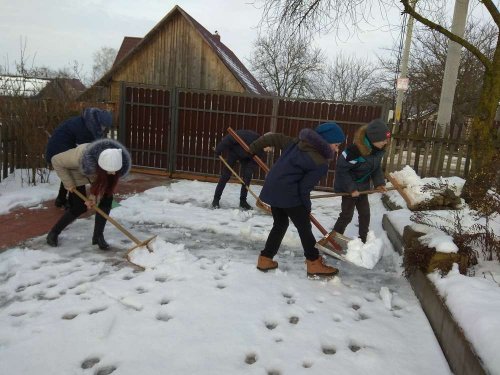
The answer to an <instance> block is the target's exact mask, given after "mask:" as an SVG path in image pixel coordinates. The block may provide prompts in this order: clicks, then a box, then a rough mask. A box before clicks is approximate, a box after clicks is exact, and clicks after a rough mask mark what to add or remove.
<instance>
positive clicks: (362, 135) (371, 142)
mask: <svg viewBox="0 0 500 375" xmlns="http://www.w3.org/2000/svg"><path fill="white" fill-rule="evenodd" d="M390 137H391V132H390V131H389V129H388V128H387V125H386V124H385V122H383V121H382V120H378V119H377V120H373V121H371V122H370V123H369V124H368V125H364V126H362V127H360V128H359V129H358V130H357V131H356V133H355V135H354V143H353V144H352V145H350V146H349V147H347V148H346V149H345V150H344V151H343V152H342V154H340V155H339V157H338V159H337V165H336V167H335V180H334V183H333V187H334V190H335V192H336V193H349V194H351V195H350V196H349V195H347V196H343V197H342V206H341V212H340V215H339V217H338V219H337V222H336V223H335V225H334V226H333V231H332V232H331V233H330V236H335V233H340V234H344V230H345V229H346V227H347V225H348V224H349V223H350V222H351V220H352V217H353V215H354V208H356V209H357V210H358V219H359V238H361V241H363V242H366V236H367V234H368V227H369V225H370V203H369V202H368V195H367V194H362V195H360V194H359V191H363V190H370V189H371V184H372V183H373V185H374V186H375V189H377V190H380V192H385V191H387V190H386V188H385V179H384V174H383V172H382V168H381V163H382V158H383V157H384V150H385V147H386V145H387V142H388V140H389V139H390ZM319 243H320V244H321V245H322V246H326V247H330V243H329V241H328V240H326V238H324V239H323V240H321V241H320V242H319Z"/></svg>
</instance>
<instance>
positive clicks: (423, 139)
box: [383, 120, 471, 177]
mask: <svg viewBox="0 0 500 375" xmlns="http://www.w3.org/2000/svg"><path fill="white" fill-rule="evenodd" d="M405 165H409V166H410V167H412V168H413V169H414V170H415V172H417V174H418V175H419V176H420V177H429V176H445V177H447V176H460V177H467V176H468V174H469V171H470V166H471V144H470V142H469V141H468V126H467V124H460V125H451V126H450V125H448V126H447V127H446V129H444V133H443V135H442V136H439V134H438V128H437V125H436V122H435V121H429V120H427V121H406V122H403V123H402V124H400V125H392V139H391V143H390V145H389V147H388V151H387V154H386V157H385V159H384V164H383V167H384V169H385V171H386V172H392V171H396V170H400V169H401V168H403V167H404V166H405Z"/></svg>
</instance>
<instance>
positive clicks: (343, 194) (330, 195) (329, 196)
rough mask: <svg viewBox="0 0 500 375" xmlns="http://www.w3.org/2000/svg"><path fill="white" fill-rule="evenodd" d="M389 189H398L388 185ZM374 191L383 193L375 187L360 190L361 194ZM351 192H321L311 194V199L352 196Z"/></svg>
mask: <svg viewBox="0 0 500 375" xmlns="http://www.w3.org/2000/svg"><path fill="white" fill-rule="evenodd" d="M386 190H387V191H389V190H396V188H395V187H388V188H386ZM374 193H381V191H380V190H377V189H374V190H363V191H360V192H359V194H374ZM350 195H351V193H331V194H321V195H313V196H311V199H318V198H331V197H347V196H350Z"/></svg>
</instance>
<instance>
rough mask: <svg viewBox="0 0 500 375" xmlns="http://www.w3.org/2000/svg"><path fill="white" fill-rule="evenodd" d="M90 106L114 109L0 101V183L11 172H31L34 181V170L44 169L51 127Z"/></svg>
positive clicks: (53, 102)
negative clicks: (26, 170)
mask: <svg viewBox="0 0 500 375" xmlns="http://www.w3.org/2000/svg"><path fill="white" fill-rule="evenodd" d="M90 106H93V107H101V108H106V109H111V110H112V109H113V108H114V105H112V104H104V103H85V102H66V101H56V100H34V99H26V98H21V97H2V98H0V181H1V180H2V179H5V178H7V176H8V175H9V173H12V172H13V171H14V170H15V169H31V170H32V173H31V175H33V181H34V178H35V177H36V176H35V174H36V173H37V172H36V170H37V169H43V168H45V167H46V166H47V162H46V161H45V159H44V155H45V148H46V146H47V140H48V138H49V137H50V134H51V133H52V131H53V130H54V128H55V127H56V126H57V125H59V124H60V123H61V122H62V121H64V120H65V119H67V118H69V117H71V116H75V115H78V114H79V113H81V111H82V109H83V108H85V107H90ZM29 181H31V178H29Z"/></svg>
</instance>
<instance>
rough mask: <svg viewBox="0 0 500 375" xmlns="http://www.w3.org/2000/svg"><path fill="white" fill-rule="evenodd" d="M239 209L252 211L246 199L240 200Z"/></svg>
mask: <svg viewBox="0 0 500 375" xmlns="http://www.w3.org/2000/svg"><path fill="white" fill-rule="evenodd" d="M240 208H241V209H242V210H245V211H247V210H252V206H250V205H249V204H248V202H247V200H246V199H240Z"/></svg>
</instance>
